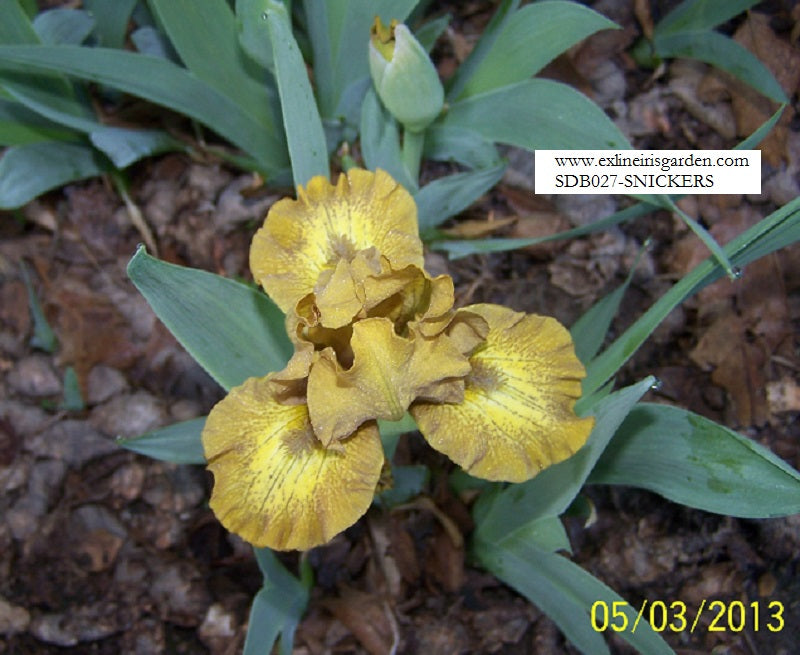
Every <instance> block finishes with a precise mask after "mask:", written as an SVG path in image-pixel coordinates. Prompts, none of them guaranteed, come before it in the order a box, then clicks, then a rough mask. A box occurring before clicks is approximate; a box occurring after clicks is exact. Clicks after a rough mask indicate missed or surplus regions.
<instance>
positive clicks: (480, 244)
mask: <svg viewBox="0 0 800 655" xmlns="http://www.w3.org/2000/svg"><path fill="white" fill-rule="evenodd" d="M653 210H654V208H653V206H652V205H650V204H648V203H645V202H640V203H638V204H636V205H632V206H631V207H627V208H626V209H621V210H620V211H618V212H614V213H613V214H611V216H606V217H605V218H602V219H600V220H599V221H595V222H594V223H589V224H588V225H582V226H580V227H576V228H573V229H571V230H565V231H564V232H558V233H557V234H551V235H549V236H546V237H531V238H528V239H522V238H517V239H471V240H468V241H467V240H463V239H462V240H458V241H436V242H434V243H433V244H432V246H431V247H432V248H433V249H434V250H445V251H447V254H448V255H449V256H450V259H458V258H459V257H466V256H467V255H473V254H475V253H487V252H504V251H506V250H516V249H517V248H525V247H526V246H535V245H537V244H539V243H547V242H548V241H557V240H559V239H572V238H575V237H579V236H583V235H585V234H592V233H594V232H600V231H603V230H606V229H608V228H609V227H612V226H613V225H618V224H620V223H625V222H627V221H630V220H633V219H634V218H638V217H639V216H644V215H645V214H649V213H650V212H652V211H653Z"/></svg>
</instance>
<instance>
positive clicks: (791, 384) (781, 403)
mask: <svg viewBox="0 0 800 655" xmlns="http://www.w3.org/2000/svg"><path fill="white" fill-rule="evenodd" d="M767 402H768V403H769V409H770V412H772V413H773V414H779V413H781V412H796V411H798V410H800V385H798V384H797V381H796V380H794V379H792V378H790V377H783V378H781V379H780V380H777V381H775V382H768V383H767Z"/></svg>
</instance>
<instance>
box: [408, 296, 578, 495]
mask: <svg viewBox="0 0 800 655" xmlns="http://www.w3.org/2000/svg"><path fill="white" fill-rule="evenodd" d="M465 311H468V312H470V313H473V314H477V315H479V316H481V317H483V318H484V319H485V320H486V322H487V323H488V326H489V332H488V335H487V337H486V342H485V343H484V345H482V346H479V347H478V348H477V349H476V350H475V352H473V353H472V355H471V356H470V359H469V362H470V364H471V366H472V371H471V372H470V373H469V375H467V377H466V379H465V385H466V388H465V391H464V400H463V402H461V403H460V404H437V403H429V402H417V403H415V404H413V405H412V406H411V408H410V410H409V411H410V412H411V415H412V416H413V417H414V419H415V420H416V422H417V425H418V427H419V429H420V431H421V432H422V434H423V436H425V438H426V439H427V440H428V442H429V443H430V444H431V446H433V447H434V448H436V449H437V450H439V451H441V452H442V453H444V454H445V455H447V456H448V457H450V459H452V460H453V461H454V462H456V463H457V464H458V465H459V466H461V467H462V468H463V469H465V470H466V471H467V472H468V473H470V474H472V475H475V476H477V477H481V478H485V479H489V480H505V481H509V482H522V481H524V480H527V479H529V478H531V477H533V476H534V475H536V473H538V472H539V471H540V470H542V469H543V468H545V467H547V466H550V465H551V464H555V463H557V462H560V461H562V460H564V459H566V458H567V457H569V456H570V455H572V454H573V453H575V452H576V451H577V450H578V449H579V448H580V447H581V446H582V445H583V444H584V443H585V442H586V439H587V438H588V436H589V433H590V432H591V429H592V427H593V425H594V419H593V418H591V417H590V418H578V417H577V416H576V415H575V413H574V411H573V408H574V405H575V401H576V399H577V398H578V397H579V396H580V394H581V382H580V381H581V378H583V377H584V375H585V372H584V368H583V365H582V364H581V363H580V361H579V360H578V358H577V357H576V356H575V350H574V347H573V343H572V339H571V337H570V335H569V332H567V330H566V329H565V328H564V327H563V326H562V325H561V324H560V323H558V322H557V321H556V320H555V319H552V318H549V317H544V316H535V315H524V314H520V313H518V312H515V311H513V310H511V309H508V308H506V307H502V306H500V305H485V304H484V305H471V306H469V307H466V308H465Z"/></svg>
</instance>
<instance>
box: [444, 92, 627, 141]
mask: <svg viewBox="0 0 800 655" xmlns="http://www.w3.org/2000/svg"><path fill="white" fill-rule="evenodd" d="M441 124H442V125H446V126H448V127H461V128H465V129H469V130H472V131H473V132H477V133H478V134H480V135H481V136H483V137H484V138H486V139H489V140H490V141H498V142H500V143H507V144H510V145H514V146H519V147H521V148H527V149H528V150H558V149H565V150H566V149H573V150H583V149H598V150H600V149H603V148H615V149H624V148H630V147H631V146H630V144H629V143H628V141H627V139H626V138H625V136H624V135H623V134H622V132H620V131H619V129H618V128H617V126H616V125H614V123H612V122H611V119H610V118H609V117H608V116H606V115H605V113H604V112H603V110H602V109H600V107H598V106H597V105H596V104H594V103H593V102H592V101H591V100H589V99H588V98H587V97H586V96H584V95H581V94H580V93H578V92H577V91H575V90H574V89H572V88H570V87H568V86H567V85H566V84H561V83H559V82H553V81H552V80H541V79H534V80H528V81H526V82H520V83H518V84H514V85H511V86H506V87H502V88H500V89H496V90H493V91H490V92H488V93H483V94H481V95H476V96H471V97H469V98H466V99H465V100H461V101H459V102H456V103H455V104H453V105H452V107H450V110H449V111H448V112H447V114H445V116H444V118H443V119H442V122H441Z"/></svg>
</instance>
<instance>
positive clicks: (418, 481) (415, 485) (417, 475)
mask: <svg viewBox="0 0 800 655" xmlns="http://www.w3.org/2000/svg"><path fill="white" fill-rule="evenodd" d="M429 477H430V471H429V470H428V467H427V466H423V465H422V464H414V465H412V466H392V486H391V487H390V488H389V489H387V490H386V491H383V492H381V493H380V494H378V495H377V496H376V497H375V501H376V502H378V503H380V504H381V505H382V506H384V507H394V506H395V505H400V504H401V503H405V502H408V501H409V500H411V499H412V498H414V497H415V496H418V495H419V494H420V493H422V490H423V489H424V488H425V486H426V485H427V484H428V478H429Z"/></svg>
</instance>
